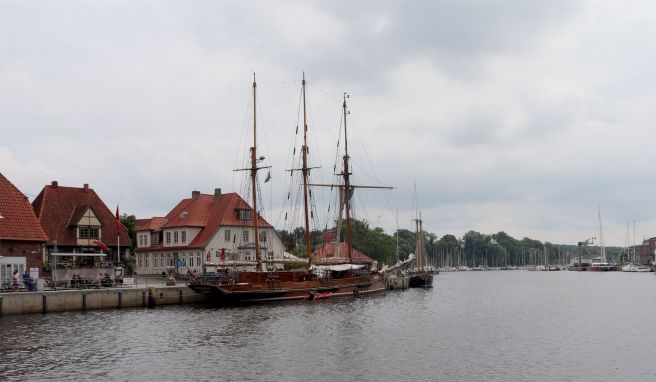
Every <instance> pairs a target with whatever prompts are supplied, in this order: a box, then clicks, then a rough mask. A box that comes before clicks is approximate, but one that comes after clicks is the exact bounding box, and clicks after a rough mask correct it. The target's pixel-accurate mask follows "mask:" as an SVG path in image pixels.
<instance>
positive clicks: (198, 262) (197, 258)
mask: <svg viewBox="0 0 656 382" xmlns="http://www.w3.org/2000/svg"><path fill="white" fill-rule="evenodd" d="M196 265H198V266H199V267H200V266H201V265H202V263H201V262H200V252H196Z"/></svg>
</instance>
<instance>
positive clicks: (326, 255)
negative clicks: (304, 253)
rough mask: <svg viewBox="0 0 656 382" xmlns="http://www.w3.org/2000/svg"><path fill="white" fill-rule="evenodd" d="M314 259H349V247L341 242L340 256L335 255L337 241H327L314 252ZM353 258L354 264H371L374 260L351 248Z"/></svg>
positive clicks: (318, 260)
mask: <svg viewBox="0 0 656 382" xmlns="http://www.w3.org/2000/svg"><path fill="white" fill-rule="evenodd" d="M312 256H313V257H314V261H317V262H320V261H324V260H335V259H347V260H348V247H347V246H346V243H339V257H338V258H337V257H335V243H325V244H323V245H321V246H320V247H319V248H317V249H315V250H314V252H312ZM351 259H352V261H353V263H354V264H365V263H367V264H369V263H371V262H372V261H373V260H372V259H371V257H369V256H367V255H365V254H364V253H362V252H360V251H358V250H357V249H355V248H351Z"/></svg>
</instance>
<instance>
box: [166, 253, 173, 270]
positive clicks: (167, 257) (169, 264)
mask: <svg viewBox="0 0 656 382" xmlns="http://www.w3.org/2000/svg"><path fill="white" fill-rule="evenodd" d="M166 265H167V266H169V267H170V266H171V265H173V258H172V257H171V254H170V253H169V254H168V255H166Z"/></svg>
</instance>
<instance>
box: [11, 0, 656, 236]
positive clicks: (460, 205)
mask: <svg viewBox="0 0 656 382" xmlns="http://www.w3.org/2000/svg"><path fill="white" fill-rule="evenodd" d="M655 8H656V3H654V2H651V1H631V2H625V1H603V0H595V1H566V0H552V1H526V0H504V1H490V0H481V1H474V0H469V1H468V0H451V1H436V0H433V1H360V2H354V1H331V2H327V1H316V2H309V1H306V2H299V1H297V2H285V1H276V2H273V1H254V2H253V1H232V2H221V1H206V2H203V1H193V2H192V1H189V2H184V1H152V2H149V1H139V2H135V1H124V2H121V1H111V2H104V1H93V2H89V1H57V2H51V1H48V2H35V1H30V2H25V1H0V172H2V173H3V174H4V175H5V176H7V177H8V178H9V179H10V180H11V181H12V182H13V183H14V184H15V185H16V186H17V187H18V188H19V189H21V190H22V191H23V192H25V193H26V194H27V195H28V196H34V195H36V194H38V193H39V192H40V190H41V189H42V187H43V186H44V185H45V184H48V183H50V181H52V180H58V181H59V183H60V185H66V186H81V185H82V184H83V183H89V184H90V185H91V187H93V188H94V189H95V190H96V191H97V192H98V193H99V195H100V196H101V198H103V199H104V201H105V202H106V204H107V205H108V206H109V207H110V209H113V208H115V206H116V204H120V206H121V212H125V213H129V214H135V215H136V216H137V217H139V218H144V217H151V216H153V215H157V216H161V215H164V214H166V213H167V212H168V211H169V210H170V209H171V208H172V207H173V206H174V205H175V204H176V203H177V202H178V201H179V200H180V199H182V198H185V197H189V196H190V194H191V191H192V190H200V191H202V192H205V193H211V192H213V189H214V188H215V187H221V188H222V189H223V191H224V192H230V191H238V192H239V191H240V189H241V187H242V186H241V185H240V182H241V180H240V179H241V178H240V177H239V176H236V175H235V174H234V172H233V171H232V170H233V169H234V168H236V167H239V166H240V164H241V158H240V156H241V157H243V155H244V150H245V149H246V150H247V147H248V145H249V142H245V141H244V139H243V136H244V134H245V132H246V131H247V129H248V126H249V123H250V122H248V121H249V108H250V107H251V106H250V97H251V81H252V73H253V72H256V73H257V79H258V92H259V93H258V112H259V113H260V115H259V117H258V124H260V126H261V132H262V135H261V137H262V138H258V139H260V144H259V145H258V150H259V152H260V153H261V154H262V155H265V156H267V164H268V165H271V166H272V170H271V174H272V182H271V183H269V184H267V185H266V187H264V191H265V196H264V198H265V200H266V201H267V209H268V210H269V211H270V212H268V214H269V215H270V217H269V220H270V221H271V222H272V223H274V224H276V223H277V222H279V216H280V210H281V209H282V205H283V204H282V200H283V199H284V195H285V190H284V189H285V182H284V180H283V179H284V178H285V176H286V172H285V169H286V168H288V166H290V164H289V157H290V151H291V150H292V147H293V141H294V133H295V131H294V130H295V126H296V124H297V116H298V114H297V111H298V107H299V104H298V99H299V89H300V78H301V75H302V72H303V71H305V73H306V76H307V79H308V82H309V87H308V99H309V101H308V107H309V110H310V124H309V128H310V131H311V133H310V134H311V143H310V146H311V154H312V155H311V158H312V161H313V163H314V164H315V165H320V166H322V168H321V170H317V172H316V173H315V174H316V175H315V176H316V177H317V178H320V179H324V180H325V179H327V180H329V179H330V173H331V172H332V165H333V163H334V160H335V152H334V151H335V147H336V142H337V137H338V134H339V129H340V113H341V109H340V108H341V99H342V94H343V93H344V92H345V91H348V92H349V94H350V98H349V108H350V110H351V114H350V116H349V126H352V127H353V130H351V136H352V137H353V142H354V143H353V161H354V166H355V167H354V179H355V180H356V181H360V182H362V183H366V184H372V183H373V184H379V185H391V186H394V187H395V190H393V191H388V192H380V191H377V192H373V191H367V192H363V193H361V196H360V197H358V198H356V200H355V201H356V203H358V202H359V203H360V205H359V208H360V209H359V210H357V211H358V213H359V214H358V215H357V216H359V217H362V218H366V219H367V220H368V221H369V222H370V223H371V224H372V225H376V226H382V227H383V228H385V229H386V230H387V231H388V232H391V231H392V230H394V228H395V225H396V223H395V211H394V210H395V209H396V208H398V210H399V226H400V227H401V228H409V229H412V227H413V226H412V222H411V221H410V220H411V219H412V217H413V215H414V212H413V207H412V203H413V188H414V184H415V183H416V184H417V194H418V199H419V200H420V205H421V210H422V216H423V219H424V227H425V229H426V230H427V231H430V232H434V233H436V234H437V235H438V236H442V235H444V234H446V233H452V234H455V235H457V236H460V235H462V234H463V233H464V232H466V231H468V230H470V229H473V230H477V231H481V232H484V233H494V232H497V231H500V230H504V231H506V232H507V233H509V234H510V235H513V236H515V237H517V238H521V237H524V236H529V237H532V238H536V239H539V240H543V241H545V240H546V241H551V242H554V243H574V244H575V243H576V242H577V241H580V240H584V239H586V238H589V237H591V236H599V235H598V233H597V232H596V230H597V229H598V223H597V208H598V206H600V207H601V214H602V218H603V226H604V236H605V239H606V240H605V241H606V243H607V244H613V245H624V244H625V242H626V238H627V230H626V224H627V221H630V222H633V221H635V222H636V235H637V239H638V240H641V239H642V238H643V237H650V236H656V218H655V216H656V203H654V202H653V200H654V196H653V195H654V189H653V187H654V181H653V180H652V177H653V176H654V167H653V164H654V163H656V151H655V150H652V143H651V142H656V129H655V128H654V127H653V124H654V123H653V121H654V120H655V119H656V118H655V117H656V116H655V114H656V90H655V88H656V87H655V86H654V85H655V84H656V57H655V56H656V50H655V49H654V48H653V41H652V40H653V36H655V35H656V23H654V22H653V16H654V15H655V14H656V9H655ZM351 136H350V137H349V139H350V138H351ZM362 148H366V151H365V150H363V149H362ZM319 172H321V174H322V175H321V176H319ZM362 195H364V196H362ZM318 203H322V201H321V200H318ZM318 209H319V210H323V209H325V206H319V207H318ZM631 227H633V223H631ZM630 240H631V241H632V240H633V228H631V235H630Z"/></svg>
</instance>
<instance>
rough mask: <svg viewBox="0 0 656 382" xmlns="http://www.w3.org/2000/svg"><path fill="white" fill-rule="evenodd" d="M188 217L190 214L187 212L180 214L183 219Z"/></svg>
mask: <svg viewBox="0 0 656 382" xmlns="http://www.w3.org/2000/svg"><path fill="white" fill-rule="evenodd" d="M187 216H189V212H187V211H182V212H180V218H181V219H186V218H187Z"/></svg>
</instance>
